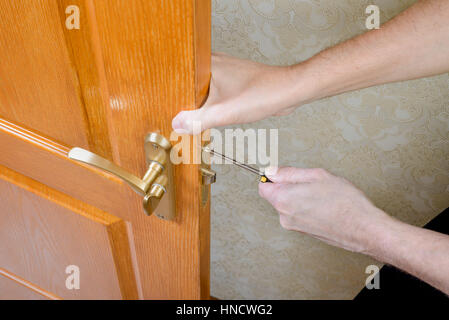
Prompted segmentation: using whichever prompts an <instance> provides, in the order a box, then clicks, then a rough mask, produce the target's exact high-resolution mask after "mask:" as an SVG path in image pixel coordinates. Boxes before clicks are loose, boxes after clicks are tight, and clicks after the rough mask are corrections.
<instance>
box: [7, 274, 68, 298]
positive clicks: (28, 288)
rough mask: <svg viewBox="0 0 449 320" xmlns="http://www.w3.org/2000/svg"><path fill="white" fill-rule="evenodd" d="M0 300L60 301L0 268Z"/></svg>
mask: <svg viewBox="0 0 449 320" xmlns="http://www.w3.org/2000/svg"><path fill="white" fill-rule="evenodd" d="M0 299H1V300H6V299H9V300H24V299H25V300H60V299H61V298H60V297H57V296H55V295H52V294H51V293H49V292H47V291H45V290H43V289H42V288H39V287H37V286H35V285H33V284H32V283H30V282H29V281H26V280H24V279H22V278H20V277H17V276H16V275H13V274H12V273H9V272H7V271H6V270H5V269H2V268H0Z"/></svg>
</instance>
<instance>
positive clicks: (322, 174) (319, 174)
mask: <svg viewBox="0 0 449 320" xmlns="http://www.w3.org/2000/svg"><path fill="white" fill-rule="evenodd" d="M313 175H314V176H315V177H316V178H319V179H322V178H326V177H328V176H329V173H328V172H327V170H326V169H323V168H316V169H313Z"/></svg>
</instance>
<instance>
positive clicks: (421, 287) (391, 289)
mask: <svg viewBox="0 0 449 320" xmlns="http://www.w3.org/2000/svg"><path fill="white" fill-rule="evenodd" d="M424 228H426V229H429V230H433V231H437V232H440V233H444V234H449V208H447V209H446V210H444V211H443V212H442V213H440V214H439V215H438V216H437V217H436V218H434V219H433V220H432V221H430V222H429V223H428V224H426V225H425V226H424ZM429 263H432V261H429ZM447 272H449V270H447ZM379 275H380V278H379V282H380V289H371V290H369V289H367V288H364V289H363V290H362V291H360V293H359V294H358V295H357V296H356V297H355V300H364V301H366V300H373V299H380V300H383V299H388V300H390V299H394V300H396V299H414V298H415V299H416V298H431V299H438V300H440V299H441V300H446V301H449V297H448V296H446V295H445V294H444V293H442V292H441V291H438V290H437V289H434V288H433V287H432V286H430V285H428V284H427V283H425V282H423V281H421V280H419V279H417V278H415V277H413V276H411V275H409V274H407V273H405V272H403V271H401V270H399V269H397V268H395V267H393V266H388V265H387V266H384V267H382V269H381V270H380V271H379Z"/></svg>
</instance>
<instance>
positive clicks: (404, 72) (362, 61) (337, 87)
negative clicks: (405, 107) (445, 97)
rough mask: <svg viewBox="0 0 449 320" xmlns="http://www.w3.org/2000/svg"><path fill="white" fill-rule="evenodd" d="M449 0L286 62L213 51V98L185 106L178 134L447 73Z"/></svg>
mask: <svg viewBox="0 0 449 320" xmlns="http://www.w3.org/2000/svg"><path fill="white" fill-rule="evenodd" d="M448 20H449V1H448V0H426V1H419V2H417V3H416V4H415V5H413V6H412V7H410V8H409V9H408V10H406V11H404V12H403V13H402V14H400V15H399V16H398V17H396V18H394V19H392V20H390V21H389V22H388V23H386V24H384V25H383V26H382V27H381V28H380V30H372V31H370V32H367V33H365V34H362V35H360V36H358V37H355V38H353V39H350V40H348V41H345V42H343V43H341V44H339V45H337V46H335V47H332V48H329V49H327V50H324V51H322V52H320V53H318V54H316V55H315V56H313V57H312V58H310V59H308V60H306V61H304V62H301V63H299V64H297V65H294V66H289V67H274V66H268V65H263V64H260V63H256V62H252V61H249V60H241V59H237V58H232V57H230V56H227V55H225V54H214V55H213V56H212V78H211V85H210V93H209V97H208V99H207V101H206V103H205V105H204V106H203V107H202V108H200V109H197V110H193V111H183V112H180V113H179V114H178V115H177V116H176V117H175V118H174V119H173V122H172V127H173V129H174V130H175V131H177V132H178V133H192V126H193V125H192V124H193V122H194V121H199V122H201V126H202V129H203V130H204V129H208V128H212V127H219V126H224V125H229V124H238V123H247V122H252V121H256V120H261V119H264V118H267V117H269V116H272V115H283V114H288V113H289V112H291V111H292V110H293V109H294V108H295V107H298V106H300V105H302V104H304V103H308V102H311V101H314V100H317V99H321V98H324V97H328V96H333V95H336V94H339V93H342V92H346V91H351V90H356V89H360V88H366V87H370V86H374V85H379V84H383V83H388V82H395V81H402V80H409V79H416V78H420V77H426V76H431V75H435V74H439V73H444V72H448V71H449V59H448V56H449V23H447V21H448Z"/></svg>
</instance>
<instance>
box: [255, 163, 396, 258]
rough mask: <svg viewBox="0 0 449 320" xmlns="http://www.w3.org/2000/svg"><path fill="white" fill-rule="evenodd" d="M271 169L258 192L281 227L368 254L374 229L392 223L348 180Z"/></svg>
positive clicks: (318, 172)
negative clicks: (271, 207) (267, 203)
mask: <svg viewBox="0 0 449 320" xmlns="http://www.w3.org/2000/svg"><path fill="white" fill-rule="evenodd" d="M273 171H275V170H273V169H272V168H270V169H269V170H266V172H265V174H266V175H267V176H268V177H269V178H270V179H271V180H272V181H273V183H260V184H259V193H260V195H261V196H262V197H263V198H265V199H266V200H268V201H269V202H270V203H271V204H272V205H273V207H274V208H275V209H276V210H277V211H278V212H279V215H280V223H281V225H282V227H284V228H285V229H288V230H295V231H300V232H303V233H306V234H309V235H311V236H313V237H315V238H318V239H320V240H323V241H325V242H327V243H329V244H331V245H334V246H338V247H342V248H345V249H348V250H351V251H356V252H364V253H366V252H369V251H371V246H372V245H373V244H372V242H373V241H374V240H375V238H377V237H374V238H370V235H372V234H373V231H374V230H378V229H379V228H382V226H385V225H387V224H388V223H391V221H392V220H393V219H392V218H390V217H389V216H388V215H387V214H385V213H384V212H383V211H381V210H380V209H378V208H376V207H375V206H374V205H373V204H372V203H371V202H370V201H369V200H368V199H367V198H366V197H365V195H364V194H363V193H362V192H361V191H359V190H358V189H357V188H355V187H354V186H353V185H352V184H351V183H350V182H349V181H347V180H345V179H343V178H340V177H336V176H334V175H332V174H330V173H329V172H327V171H325V170H324V169H299V168H291V167H285V168H279V169H278V170H277V172H276V173H275V174H273Z"/></svg>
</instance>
